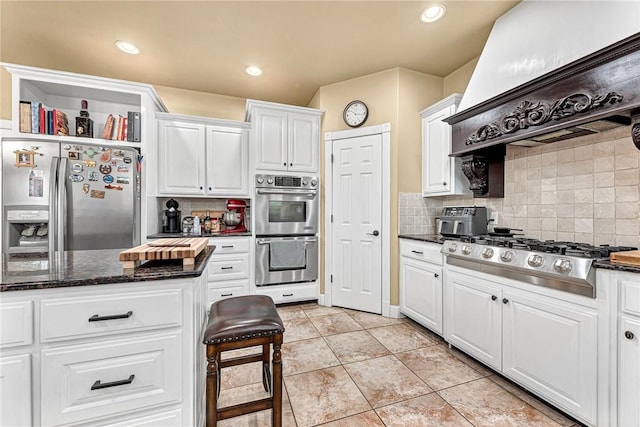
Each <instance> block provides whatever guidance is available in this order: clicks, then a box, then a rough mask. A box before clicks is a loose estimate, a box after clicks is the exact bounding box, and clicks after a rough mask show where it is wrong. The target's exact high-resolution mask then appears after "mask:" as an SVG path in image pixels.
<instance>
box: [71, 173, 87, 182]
mask: <svg viewBox="0 0 640 427" xmlns="http://www.w3.org/2000/svg"><path fill="white" fill-rule="evenodd" d="M69 181H71V182H82V181H84V176H82V175H79V174H77V173H74V174H71V175H69Z"/></svg>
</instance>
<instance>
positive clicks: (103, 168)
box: [99, 165, 111, 175]
mask: <svg viewBox="0 0 640 427" xmlns="http://www.w3.org/2000/svg"><path fill="white" fill-rule="evenodd" d="M99 169H100V173H102V174H103V175H107V174H110V173H111V166H109V165H100V168H99Z"/></svg>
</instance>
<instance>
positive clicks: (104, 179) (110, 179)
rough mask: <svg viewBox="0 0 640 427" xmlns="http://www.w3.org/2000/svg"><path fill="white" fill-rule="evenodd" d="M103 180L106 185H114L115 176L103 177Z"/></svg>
mask: <svg viewBox="0 0 640 427" xmlns="http://www.w3.org/2000/svg"><path fill="white" fill-rule="evenodd" d="M102 180H103V181H104V182H105V183H106V184H111V183H113V176H111V175H105V176H103V177H102Z"/></svg>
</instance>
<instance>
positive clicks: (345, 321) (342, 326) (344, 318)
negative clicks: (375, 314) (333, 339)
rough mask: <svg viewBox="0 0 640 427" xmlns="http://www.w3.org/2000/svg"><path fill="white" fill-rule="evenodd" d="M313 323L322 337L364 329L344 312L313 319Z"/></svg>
mask: <svg viewBox="0 0 640 427" xmlns="http://www.w3.org/2000/svg"><path fill="white" fill-rule="evenodd" d="M311 322H312V323H313V326H315V327H316V329H317V330H318V332H320V335H322V336H326V335H335V334H342V333H345V332H352V331H359V330H361V329H362V326H360V325H359V324H358V322H356V321H355V320H353V319H352V318H351V317H350V316H349V315H348V314H347V313H344V312H341V313H336V314H330V315H328V316H318V317H311Z"/></svg>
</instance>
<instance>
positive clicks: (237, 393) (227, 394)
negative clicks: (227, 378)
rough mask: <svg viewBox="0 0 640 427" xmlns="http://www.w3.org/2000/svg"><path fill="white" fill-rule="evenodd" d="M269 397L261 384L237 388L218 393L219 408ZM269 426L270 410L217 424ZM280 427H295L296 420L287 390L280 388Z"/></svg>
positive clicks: (245, 426) (224, 426)
mask: <svg viewBox="0 0 640 427" xmlns="http://www.w3.org/2000/svg"><path fill="white" fill-rule="evenodd" d="M265 397H269V395H268V394H267V393H266V392H265V391H264V389H263V388H262V384H252V385H249V386H242V387H237V388H234V389H231V390H227V391H223V392H221V393H220V401H219V405H218V407H219V408H224V407H225V406H230V405H236V404H238V403H244V402H248V401H251V400H255V399H262V398H265ZM270 425H271V409H268V410H265V411H260V412H254V413H251V414H246V415H241V416H239V417H234V418H229V419H226V420H222V421H219V422H218V426H220V427H263V426H270ZM282 426H283V427H296V420H295V418H294V417H293V410H292V409H291V403H290V402H289V396H288V394H287V390H286V388H285V387H284V384H283V387H282Z"/></svg>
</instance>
